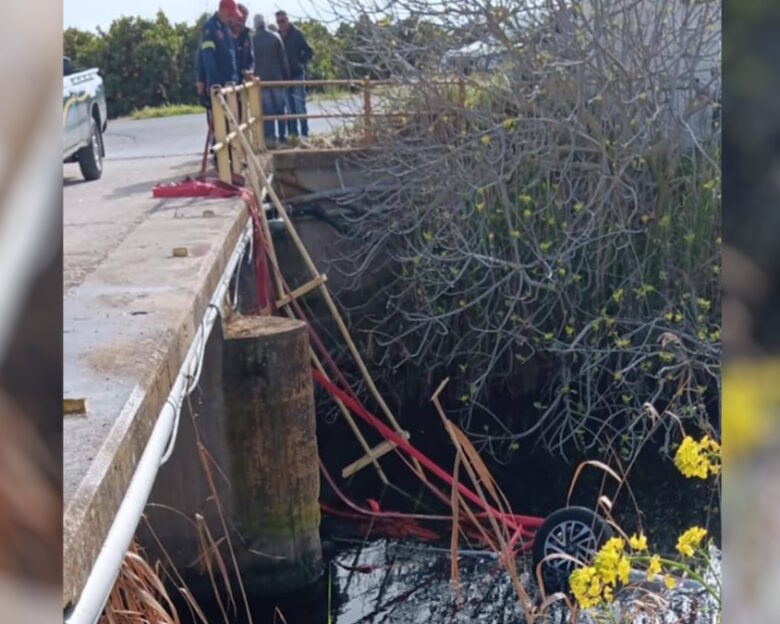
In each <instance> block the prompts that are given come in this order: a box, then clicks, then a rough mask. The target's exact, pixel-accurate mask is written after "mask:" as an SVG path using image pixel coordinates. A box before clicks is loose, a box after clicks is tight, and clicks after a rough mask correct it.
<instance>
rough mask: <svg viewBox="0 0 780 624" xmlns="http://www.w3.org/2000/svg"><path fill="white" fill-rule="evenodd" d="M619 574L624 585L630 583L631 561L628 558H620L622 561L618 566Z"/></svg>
mask: <svg viewBox="0 0 780 624" xmlns="http://www.w3.org/2000/svg"><path fill="white" fill-rule="evenodd" d="M617 574H618V578H619V579H620V582H621V583H623V584H624V585H626V584H628V581H629V578H630V577H631V563H630V562H629V561H628V558H626V557H621V558H620V562H619V563H618V566H617Z"/></svg>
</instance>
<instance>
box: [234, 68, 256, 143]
mask: <svg viewBox="0 0 780 624" xmlns="http://www.w3.org/2000/svg"><path fill="white" fill-rule="evenodd" d="M238 112H239V114H240V115H241V116H240V117H236V119H238V123H239V124H240V125H242V126H244V125H245V126H246V129H247V135H248V136H249V144H250V145H253V144H252V133H251V131H250V128H249V117H250V115H251V114H252V112H251V111H250V109H249V85H248V84H247V83H243V84H242V85H241V91H239V92H238ZM253 147H254V146H253Z"/></svg>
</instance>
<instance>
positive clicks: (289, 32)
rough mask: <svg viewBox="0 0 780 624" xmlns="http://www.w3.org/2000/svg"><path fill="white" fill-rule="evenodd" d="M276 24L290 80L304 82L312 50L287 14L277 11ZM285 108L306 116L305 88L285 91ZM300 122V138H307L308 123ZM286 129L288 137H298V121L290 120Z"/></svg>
mask: <svg viewBox="0 0 780 624" xmlns="http://www.w3.org/2000/svg"><path fill="white" fill-rule="evenodd" d="M276 24H277V26H279V33H280V34H281V35H282V41H283V42H284V49H285V52H287V62H288V63H289V65H290V80H305V79H306V64H307V63H308V62H309V61H311V59H312V56H314V50H312V48H311V46H310V45H309V43H308V42H307V41H306V37H304V36H303V33H302V32H301V31H300V30H298V29H297V28H296V27H295V26H293V25H292V24H291V23H290V19H289V18H288V17H287V13H285V12H284V11H277V12H276ZM287 107H288V110H289V113H290V114H292V115H305V114H306V88H305V87H304V86H303V85H301V86H295V87H291V88H290V89H288V90H287ZM300 121H301V136H305V137H307V136H309V122H308V121H307V120H306V119H301V120H300ZM287 129H288V130H289V131H290V136H298V120H296V119H291V120H290V121H289V122H288V124H287Z"/></svg>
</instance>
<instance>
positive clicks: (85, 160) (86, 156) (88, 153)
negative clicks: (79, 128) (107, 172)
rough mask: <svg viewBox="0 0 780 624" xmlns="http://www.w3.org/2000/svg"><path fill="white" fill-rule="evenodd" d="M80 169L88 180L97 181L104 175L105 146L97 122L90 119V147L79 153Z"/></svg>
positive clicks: (87, 146) (86, 146)
mask: <svg viewBox="0 0 780 624" xmlns="http://www.w3.org/2000/svg"><path fill="white" fill-rule="evenodd" d="M78 159H79V168H80V169H81V174H82V175H83V176H84V178H85V179H87V180H97V179H98V178H99V177H100V176H101V175H102V173H103V144H102V138H101V136H100V127H99V126H98V122H97V120H96V119H95V118H94V117H93V118H92V119H90V133H89V145H85V146H84V147H82V148H81V149H80V150H79V151H78Z"/></svg>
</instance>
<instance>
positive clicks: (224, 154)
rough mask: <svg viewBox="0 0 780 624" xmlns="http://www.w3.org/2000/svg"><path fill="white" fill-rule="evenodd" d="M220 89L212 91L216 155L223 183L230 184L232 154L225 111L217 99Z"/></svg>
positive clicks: (215, 87)
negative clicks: (228, 140) (228, 141)
mask: <svg viewBox="0 0 780 624" xmlns="http://www.w3.org/2000/svg"><path fill="white" fill-rule="evenodd" d="M217 93H219V87H217V86H214V87H212V89H211V115H212V119H213V120H214V141H215V145H214V153H215V155H216V157H217V172H218V174H219V179H220V180H222V182H225V183H227V184H230V183H231V182H232V176H231V175H230V152H229V151H228V149H229V148H228V143H227V120H226V119H225V111H223V110H222V105H221V104H220V103H219V99H217Z"/></svg>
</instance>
